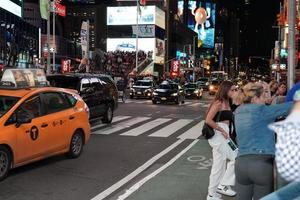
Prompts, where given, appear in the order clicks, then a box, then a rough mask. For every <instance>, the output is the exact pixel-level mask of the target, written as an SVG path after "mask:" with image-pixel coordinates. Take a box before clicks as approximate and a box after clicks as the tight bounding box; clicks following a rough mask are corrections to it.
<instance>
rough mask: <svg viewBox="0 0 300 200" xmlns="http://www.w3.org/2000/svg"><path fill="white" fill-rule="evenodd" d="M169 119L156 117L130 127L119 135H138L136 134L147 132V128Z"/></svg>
mask: <svg viewBox="0 0 300 200" xmlns="http://www.w3.org/2000/svg"><path fill="white" fill-rule="evenodd" d="M170 120H171V119H170V118H158V119H155V120H153V121H150V122H148V123H146V124H143V125H141V126H139V127H136V128H134V129H131V130H129V131H127V132H125V133H122V134H121V135H123V136H138V135H141V134H143V133H145V132H147V131H148V130H150V129H153V128H155V127H157V126H159V125H161V124H164V123H166V122H168V121H170Z"/></svg>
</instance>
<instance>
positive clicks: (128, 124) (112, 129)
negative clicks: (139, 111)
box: [93, 117, 150, 135]
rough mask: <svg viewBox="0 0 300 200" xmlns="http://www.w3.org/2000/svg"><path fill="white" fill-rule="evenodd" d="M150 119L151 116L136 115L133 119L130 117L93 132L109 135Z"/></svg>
mask: <svg viewBox="0 0 300 200" xmlns="http://www.w3.org/2000/svg"><path fill="white" fill-rule="evenodd" d="M148 119H150V117H135V118H133V119H129V120H127V121H124V122H121V123H119V124H117V125H112V126H110V127H107V128H104V129H101V130H98V131H95V132H93V134H102V135H109V134H112V133H115V132H117V131H120V130H123V129H125V128H129V127H131V126H133V125H135V124H138V123H140V122H143V121H146V120H148Z"/></svg>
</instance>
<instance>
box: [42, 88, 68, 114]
mask: <svg viewBox="0 0 300 200" xmlns="http://www.w3.org/2000/svg"><path fill="white" fill-rule="evenodd" d="M43 101H44V104H45V108H46V113H47V114H51V113H55V112H59V111H62V110H65V109H68V108H70V104H69V103H68V102H67V101H66V99H65V98H64V97H63V96H62V95H61V94H60V93H56V92H48V93H44V94H43Z"/></svg>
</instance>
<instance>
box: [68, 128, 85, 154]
mask: <svg viewBox="0 0 300 200" xmlns="http://www.w3.org/2000/svg"><path fill="white" fill-rule="evenodd" d="M83 141H84V139H83V134H82V132H81V131H76V132H75V133H74V135H73V136H72V139H71V143H70V148H69V153H68V157H69V158H78V157H79V156H80V154H81V153H82V150H83Z"/></svg>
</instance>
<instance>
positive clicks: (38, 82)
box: [1, 69, 47, 87]
mask: <svg viewBox="0 0 300 200" xmlns="http://www.w3.org/2000/svg"><path fill="white" fill-rule="evenodd" d="M1 82H2V85H3V83H7V84H8V85H7V86H14V87H36V86H44V85H47V79H46V75H45V72H44V71H43V70H42V69H10V70H5V72H4V74H3V76H2V79H1Z"/></svg>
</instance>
